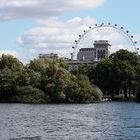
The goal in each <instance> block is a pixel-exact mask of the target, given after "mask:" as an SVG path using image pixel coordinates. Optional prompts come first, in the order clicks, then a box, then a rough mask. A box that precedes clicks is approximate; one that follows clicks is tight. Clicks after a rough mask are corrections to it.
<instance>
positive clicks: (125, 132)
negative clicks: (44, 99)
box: [0, 102, 140, 140]
mask: <svg viewBox="0 0 140 140" xmlns="http://www.w3.org/2000/svg"><path fill="white" fill-rule="evenodd" d="M0 140H140V104H137V103H127V102H104V103H97V104H74V105H64V104H63V105H23V104H0Z"/></svg>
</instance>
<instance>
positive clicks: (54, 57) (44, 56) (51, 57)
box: [39, 53, 64, 59]
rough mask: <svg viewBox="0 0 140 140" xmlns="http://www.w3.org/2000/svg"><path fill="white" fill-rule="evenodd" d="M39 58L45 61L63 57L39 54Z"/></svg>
mask: <svg viewBox="0 0 140 140" xmlns="http://www.w3.org/2000/svg"><path fill="white" fill-rule="evenodd" d="M39 58H46V59H61V58H62V59H63V58H64V57H63V56H62V55H60V54H54V53H50V54H39Z"/></svg>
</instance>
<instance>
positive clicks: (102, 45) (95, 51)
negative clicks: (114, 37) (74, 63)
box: [77, 40, 111, 61]
mask: <svg viewBox="0 0 140 140" xmlns="http://www.w3.org/2000/svg"><path fill="white" fill-rule="evenodd" d="M93 45H94V48H81V49H80V50H79V52H78V54H77V60H79V61H84V60H88V61H100V60H102V59H105V58H107V57H109V55H110V50H111V44H110V43H109V41H108V40H97V41H95V42H94V44H93Z"/></svg>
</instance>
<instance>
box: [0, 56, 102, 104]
mask: <svg viewBox="0 0 140 140" xmlns="http://www.w3.org/2000/svg"><path fill="white" fill-rule="evenodd" d="M101 97H102V92H101V90H100V89H99V88H98V87H97V86H95V85H93V84H92V83H91V82H90V80H89V79H88V77H87V76H85V75H78V76H76V75H74V74H72V73H71V72H69V71H68V65H67V64H65V63H64V61H63V60H61V59H60V60H52V59H43V58H42V59H34V60H32V61H30V63H29V64H28V65H27V66H24V65H23V63H22V62H20V61H19V60H18V59H17V58H15V57H13V56H11V55H4V54H3V55H2V56H1V58H0V102H1V103H5V102H6V103H7V102H8V103H93V102H96V101H100V100H101Z"/></svg>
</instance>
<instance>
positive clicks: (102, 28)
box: [71, 23, 139, 60]
mask: <svg viewBox="0 0 140 140" xmlns="http://www.w3.org/2000/svg"><path fill="white" fill-rule="evenodd" d="M96 40H108V41H109V42H111V45H112V46H111V53H113V52H115V51H117V50H119V49H127V50H129V51H131V52H134V53H136V54H138V50H139V48H138V47H137V41H135V40H134V36H133V35H130V33H129V31H128V30H126V31H125V30H124V27H118V25H117V24H115V25H111V23H108V24H104V23H102V24H100V25H98V24H95V25H94V27H91V26H90V27H89V28H88V29H87V30H83V33H81V35H79V38H78V39H77V40H75V41H74V42H75V44H74V46H72V49H73V52H72V53H71V59H72V60H73V59H76V54H77V53H78V50H79V49H80V48H86V47H87V48H92V47H94V46H93V44H94V41H96Z"/></svg>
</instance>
